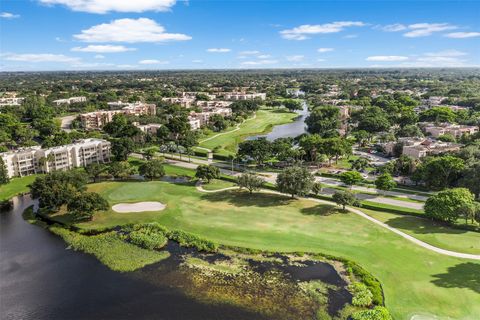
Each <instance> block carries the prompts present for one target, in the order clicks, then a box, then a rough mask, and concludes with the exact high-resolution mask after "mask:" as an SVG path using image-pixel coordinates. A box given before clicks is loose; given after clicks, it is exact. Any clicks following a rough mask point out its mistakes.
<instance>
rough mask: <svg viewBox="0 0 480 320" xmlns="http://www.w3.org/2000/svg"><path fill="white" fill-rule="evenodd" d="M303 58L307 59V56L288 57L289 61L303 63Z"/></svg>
mask: <svg viewBox="0 0 480 320" xmlns="http://www.w3.org/2000/svg"><path fill="white" fill-rule="evenodd" d="M303 58H305V56H302V55H300V54H298V55H294V56H287V61H292V62H298V61H302V60H303Z"/></svg>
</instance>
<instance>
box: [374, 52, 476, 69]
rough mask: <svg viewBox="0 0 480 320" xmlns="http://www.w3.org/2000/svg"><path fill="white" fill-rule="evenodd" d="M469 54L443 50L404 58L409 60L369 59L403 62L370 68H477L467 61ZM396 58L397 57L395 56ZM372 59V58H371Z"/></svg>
mask: <svg viewBox="0 0 480 320" xmlns="http://www.w3.org/2000/svg"><path fill="white" fill-rule="evenodd" d="M467 55H468V54H467V53H465V52H461V51H458V50H443V51H439V52H427V53H423V54H421V55H411V56H409V57H403V56H400V57H403V58H407V59H403V60H396V59H393V60H392V59H390V60H389V59H388V57H392V56H377V57H387V59H383V60H382V59H368V58H367V60H368V61H382V62H401V63H400V64H383V65H372V66H370V67H390V68H448V67H475V66H474V65H472V64H470V63H469V62H468V60H467V59H466V56H467ZM393 57H395V56H393ZM369 58H371V57H369Z"/></svg>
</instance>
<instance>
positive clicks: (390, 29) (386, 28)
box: [382, 23, 407, 32]
mask: <svg viewBox="0 0 480 320" xmlns="http://www.w3.org/2000/svg"><path fill="white" fill-rule="evenodd" d="M406 29H407V27H406V26H405V25H403V24H401V23H395V24H389V25H386V26H384V27H383V28H382V30H383V31H387V32H397V31H403V30H406Z"/></svg>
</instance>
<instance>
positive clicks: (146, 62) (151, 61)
mask: <svg viewBox="0 0 480 320" xmlns="http://www.w3.org/2000/svg"><path fill="white" fill-rule="evenodd" d="M138 63H139V64H169V62H168V61H162V60H155V59H146V60H140V61H138Z"/></svg>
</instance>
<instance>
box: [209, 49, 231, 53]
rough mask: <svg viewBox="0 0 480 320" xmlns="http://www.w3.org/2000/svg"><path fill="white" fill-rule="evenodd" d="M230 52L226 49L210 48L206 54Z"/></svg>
mask: <svg viewBox="0 0 480 320" xmlns="http://www.w3.org/2000/svg"><path fill="white" fill-rule="evenodd" d="M230 51H232V50H231V49H228V48H210V49H207V52H214V53H226V52H230Z"/></svg>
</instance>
